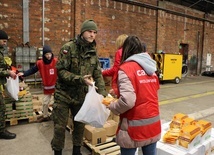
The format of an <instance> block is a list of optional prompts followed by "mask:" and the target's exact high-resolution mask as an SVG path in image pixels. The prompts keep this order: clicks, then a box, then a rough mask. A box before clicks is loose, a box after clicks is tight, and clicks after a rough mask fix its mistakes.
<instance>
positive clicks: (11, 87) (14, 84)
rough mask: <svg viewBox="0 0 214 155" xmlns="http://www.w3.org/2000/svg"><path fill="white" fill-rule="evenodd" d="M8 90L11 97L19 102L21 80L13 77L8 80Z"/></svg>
mask: <svg viewBox="0 0 214 155" xmlns="http://www.w3.org/2000/svg"><path fill="white" fill-rule="evenodd" d="M6 89H7V91H8V93H9V95H10V96H11V97H12V98H13V99H15V100H16V101H18V93H19V78H18V77H17V78H16V79H15V80H14V79H12V78H11V77H9V78H7V83H6Z"/></svg>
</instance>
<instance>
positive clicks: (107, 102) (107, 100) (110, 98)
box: [102, 96, 117, 106]
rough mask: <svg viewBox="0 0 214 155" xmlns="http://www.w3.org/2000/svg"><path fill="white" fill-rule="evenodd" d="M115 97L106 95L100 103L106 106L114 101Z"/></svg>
mask: <svg viewBox="0 0 214 155" xmlns="http://www.w3.org/2000/svg"><path fill="white" fill-rule="evenodd" d="M116 100H117V99H115V98H113V97H110V96H106V97H105V98H103V100H102V103H103V104H105V105H106V106H108V105H109V104H110V103H111V102H113V101H116Z"/></svg>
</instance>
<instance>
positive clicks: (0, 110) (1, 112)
mask: <svg viewBox="0 0 214 155" xmlns="http://www.w3.org/2000/svg"><path fill="white" fill-rule="evenodd" d="M5 110H6V106H5V104H4V98H3V95H2V92H0V132H2V131H4V129H5Z"/></svg>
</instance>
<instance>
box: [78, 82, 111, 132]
mask: <svg viewBox="0 0 214 155" xmlns="http://www.w3.org/2000/svg"><path fill="white" fill-rule="evenodd" d="M102 99H103V96H102V95H100V94H98V93H97V92H96V90H95V85H94V83H93V86H89V88H88V93H87V94H86V97H85V100H84V103H83V105H82V107H81V108H80V110H79V111H78V113H77V114H76V116H75V117H74V120H75V121H78V122H82V123H85V124H89V125H91V126H94V127H96V128H102V127H103V125H104V124H105V122H106V120H107V119H108V116H109V114H110V110H109V109H107V108H106V106H105V105H104V104H102Z"/></svg>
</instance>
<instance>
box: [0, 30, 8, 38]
mask: <svg viewBox="0 0 214 155" xmlns="http://www.w3.org/2000/svg"><path fill="white" fill-rule="evenodd" d="M0 39H6V40H8V35H7V33H6V32H5V31H3V30H0Z"/></svg>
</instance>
